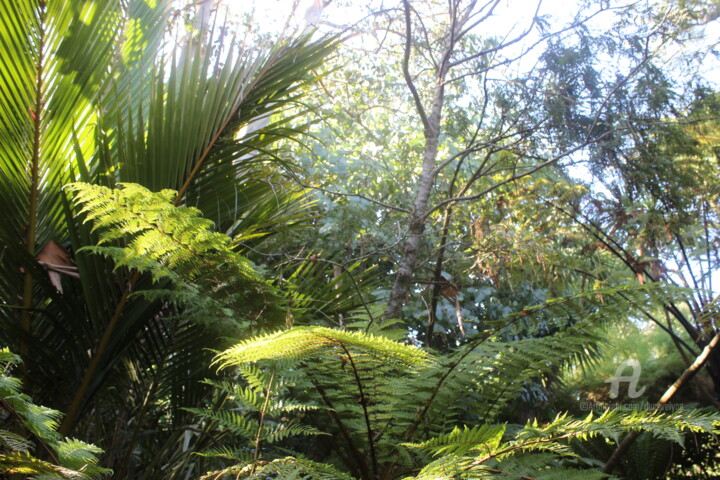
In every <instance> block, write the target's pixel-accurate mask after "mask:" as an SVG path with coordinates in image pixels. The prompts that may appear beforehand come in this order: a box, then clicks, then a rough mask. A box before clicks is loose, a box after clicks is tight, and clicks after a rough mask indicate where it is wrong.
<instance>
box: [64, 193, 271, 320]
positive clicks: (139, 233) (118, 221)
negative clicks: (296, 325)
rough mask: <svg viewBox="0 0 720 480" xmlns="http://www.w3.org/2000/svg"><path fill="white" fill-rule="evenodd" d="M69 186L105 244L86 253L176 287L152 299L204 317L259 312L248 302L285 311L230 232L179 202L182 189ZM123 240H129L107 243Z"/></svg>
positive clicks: (259, 307) (151, 295) (154, 293)
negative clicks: (233, 244) (216, 229)
mask: <svg viewBox="0 0 720 480" xmlns="http://www.w3.org/2000/svg"><path fill="white" fill-rule="evenodd" d="M68 188H69V189H70V190H71V191H73V192H74V194H75V197H74V198H75V204H76V205H77V206H79V207H81V209H80V211H81V212H82V213H84V214H85V215H86V218H87V221H89V222H92V223H93V224H94V227H93V228H94V230H97V231H99V233H100V245H99V246H95V247H84V248H83V249H81V250H82V251H91V252H93V253H98V254H102V255H105V256H107V257H110V258H112V259H113V260H114V261H115V264H116V266H117V267H120V266H125V267H129V268H132V269H136V270H137V271H140V272H149V273H150V274H151V275H152V276H153V279H154V280H155V281H156V282H157V281H160V280H169V281H171V282H172V283H173V285H174V286H175V288H174V289H173V290H167V289H164V290H160V291H150V292H148V294H147V295H148V298H150V299H157V298H162V299H164V300H166V301H168V300H172V301H174V302H175V303H178V304H181V305H183V306H184V307H186V310H185V314H186V315H187V314H190V313H192V314H196V316H197V317H198V318H202V317H203V316H205V317H208V318H210V317H213V316H215V317H217V318H223V317H234V316H236V315H237V314H241V313H246V314H247V313H252V312H247V310H248V307H249V306H250V307H251V308H253V309H254V310H255V312H258V311H263V310H264V311H265V312H266V316H267V317H268V318H269V317H270V315H269V314H270V313H271V312H278V311H279V309H278V308H277V306H276V304H277V303H278V298H277V297H276V296H275V295H274V293H273V290H272V289H271V287H270V286H269V285H268V284H267V283H266V282H265V281H263V280H262V279H261V278H260V276H259V275H258V274H257V272H256V271H255V267H254V266H253V265H252V263H251V262H250V261H249V260H247V259H246V258H244V257H243V256H241V255H239V254H237V253H235V252H234V251H233V250H232V249H231V241H230V239H229V237H227V236H226V235H223V234H220V233H217V232H214V231H213V230H212V226H213V224H212V222H210V221H209V220H207V219H204V218H202V217H201V214H200V211H199V210H197V209H195V208H192V207H176V206H175V205H173V200H174V199H175V197H176V195H177V193H176V192H174V191H172V190H163V191H160V192H156V193H154V192H150V191H149V190H147V189H146V188H144V187H142V186H140V185H136V184H123V185H121V187H120V188H118V189H110V188H107V187H103V186H98V185H89V184H84V183H74V184H71V185H70V186H69V187H68ZM118 240H123V241H124V242H125V246H124V247H116V246H107V245H103V244H108V243H114V242H116V241H118ZM166 295H167V296H169V297H170V298H167V297H166ZM233 312H234V313H233Z"/></svg>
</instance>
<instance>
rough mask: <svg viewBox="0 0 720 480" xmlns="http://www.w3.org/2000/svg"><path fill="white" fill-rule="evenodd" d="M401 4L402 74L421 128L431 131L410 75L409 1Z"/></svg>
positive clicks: (410, 27)
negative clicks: (402, 12)
mask: <svg viewBox="0 0 720 480" xmlns="http://www.w3.org/2000/svg"><path fill="white" fill-rule="evenodd" d="M403 5H404V7H405V54H404V55H403V63H402V71H403V76H404V77H405V83H407V86H408V89H410V93H411V94H412V97H413V101H414V102H415V108H416V109H417V111H418V114H419V115H420V119H421V120H422V124H423V128H424V129H425V132H426V133H429V132H430V131H431V129H430V121H429V120H428V117H427V114H426V113H425V107H423V104H422V100H421V99H420V94H418V91H417V88H416V87H415V82H414V81H413V79H412V76H411V75H410V51H411V49H412V23H411V21H410V2H409V1H408V0H403Z"/></svg>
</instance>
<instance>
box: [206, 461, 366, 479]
mask: <svg viewBox="0 0 720 480" xmlns="http://www.w3.org/2000/svg"><path fill="white" fill-rule="evenodd" d="M200 478H201V480H221V479H246V480H266V479H268V478H273V479H275V480H300V479H302V480H355V479H354V478H353V477H351V476H350V475H348V474H346V473H343V472H341V471H339V470H337V469H336V468H334V467H333V466H331V465H328V464H326V463H319V462H313V461H312V460H308V459H306V458H302V457H285V458H279V459H277V460H273V461H272V462H258V463H256V464H253V463H248V464H244V465H234V466H232V467H230V468H226V469H224V470H219V471H216V472H210V473H208V474H206V475H204V476H202V477H200Z"/></svg>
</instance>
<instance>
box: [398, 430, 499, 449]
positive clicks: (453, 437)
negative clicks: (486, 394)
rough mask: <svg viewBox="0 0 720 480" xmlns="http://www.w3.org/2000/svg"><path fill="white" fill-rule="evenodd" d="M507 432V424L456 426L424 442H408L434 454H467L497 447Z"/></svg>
mask: <svg viewBox="0 0 720 480" xmlns="http://www.w3.org/2000/svg"><path fill="white" fill-rule="evenodd" d="M504 434H505V425H487V424H486V425H480V426H477V427H472V428H468V427H463V428H458V427H455V428H454V429H453V431H452V432H450V433H448V434H446V435H440V436H438V437H435V438H432V439H430V440H428V441H426V442H422V443H414V444H413V443H410V444H406V445H407V446H408V447H413V448H419V449H423V450H427V451H428V452H430V453H431V454H433V455H434V456H439V455H466V454H467V453H469V452H471V451H479V452H480V453H482V451H485V452H491V451H494V450H495V449H497V447H498V445H500V442H501V441H502V437H503V435H504Z"/></svg>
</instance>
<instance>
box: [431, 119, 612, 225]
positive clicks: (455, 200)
mask: <svg viewBox="0 0 720 480" xmlns="http://www.w3.org/2000/svg"><path fill="white" fill-rule="evenodd" d="M609 134H610V132H605V133H604V134H602V135H601V136H599V137H597V138H595V139H592V140H586V141H585V142H583V143H581V144H579V145H577V146H575V147H573V148H571V149H569V150H565V151H564V152H562V153H560V154H558V155H555V156H554V157H551V158H550V159H548V160H546V161H544V162H543V163H540V164H539V165H535V166H534V167H532V168H530V169H529V170H527V171H526V172H524V173H518V174H514V175H511V176H510V177H508V178H506V179H505V180H502V181H499V182H496V183H494V184H493V185H491V186H490V187H488V188H486V189H484V190H482V191H481V192H480V193H477V194H475V195H468V196H460V197H454V198H448V199H445V200H442V201H440V202H438V203H437V204H436V205H435V206H434V207H433V208H431V209H430V210H429V211H428V212H427V214H426V215H425V216H426V217H429V216H430V215H431V214H432V213H433V212H434V211H436V210H438V209H440V208H442V207H443V206H445V205H448V204H451V203H452V204H454V203H459V202H468V201H472V200H477V199H478V198H481V197H483V196H485V195H487V194H488V193H490V192H492V191H493V190H496V189H498V188H500V187H502V186H503V185H506V184H508V183H511V182H514V181H515V180H519V179H521V178H524V177H527V176H529V175H532V174H533V173H535V172H537V171H539V170H542V169H543V168H546V167H548V166H550V165H552V164H554V163H557V162H558V161H559V160H561V159H562V158H565V157H567V156H568V155H570V154H572V153H575V152H577V151H578V150H582V149H583V148H585V147H587V146H588V145H590V144H592V143H594V142H596V141H598V140H600V139H601V138H603V137H605V136H607V135H609Z"/></svg>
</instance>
